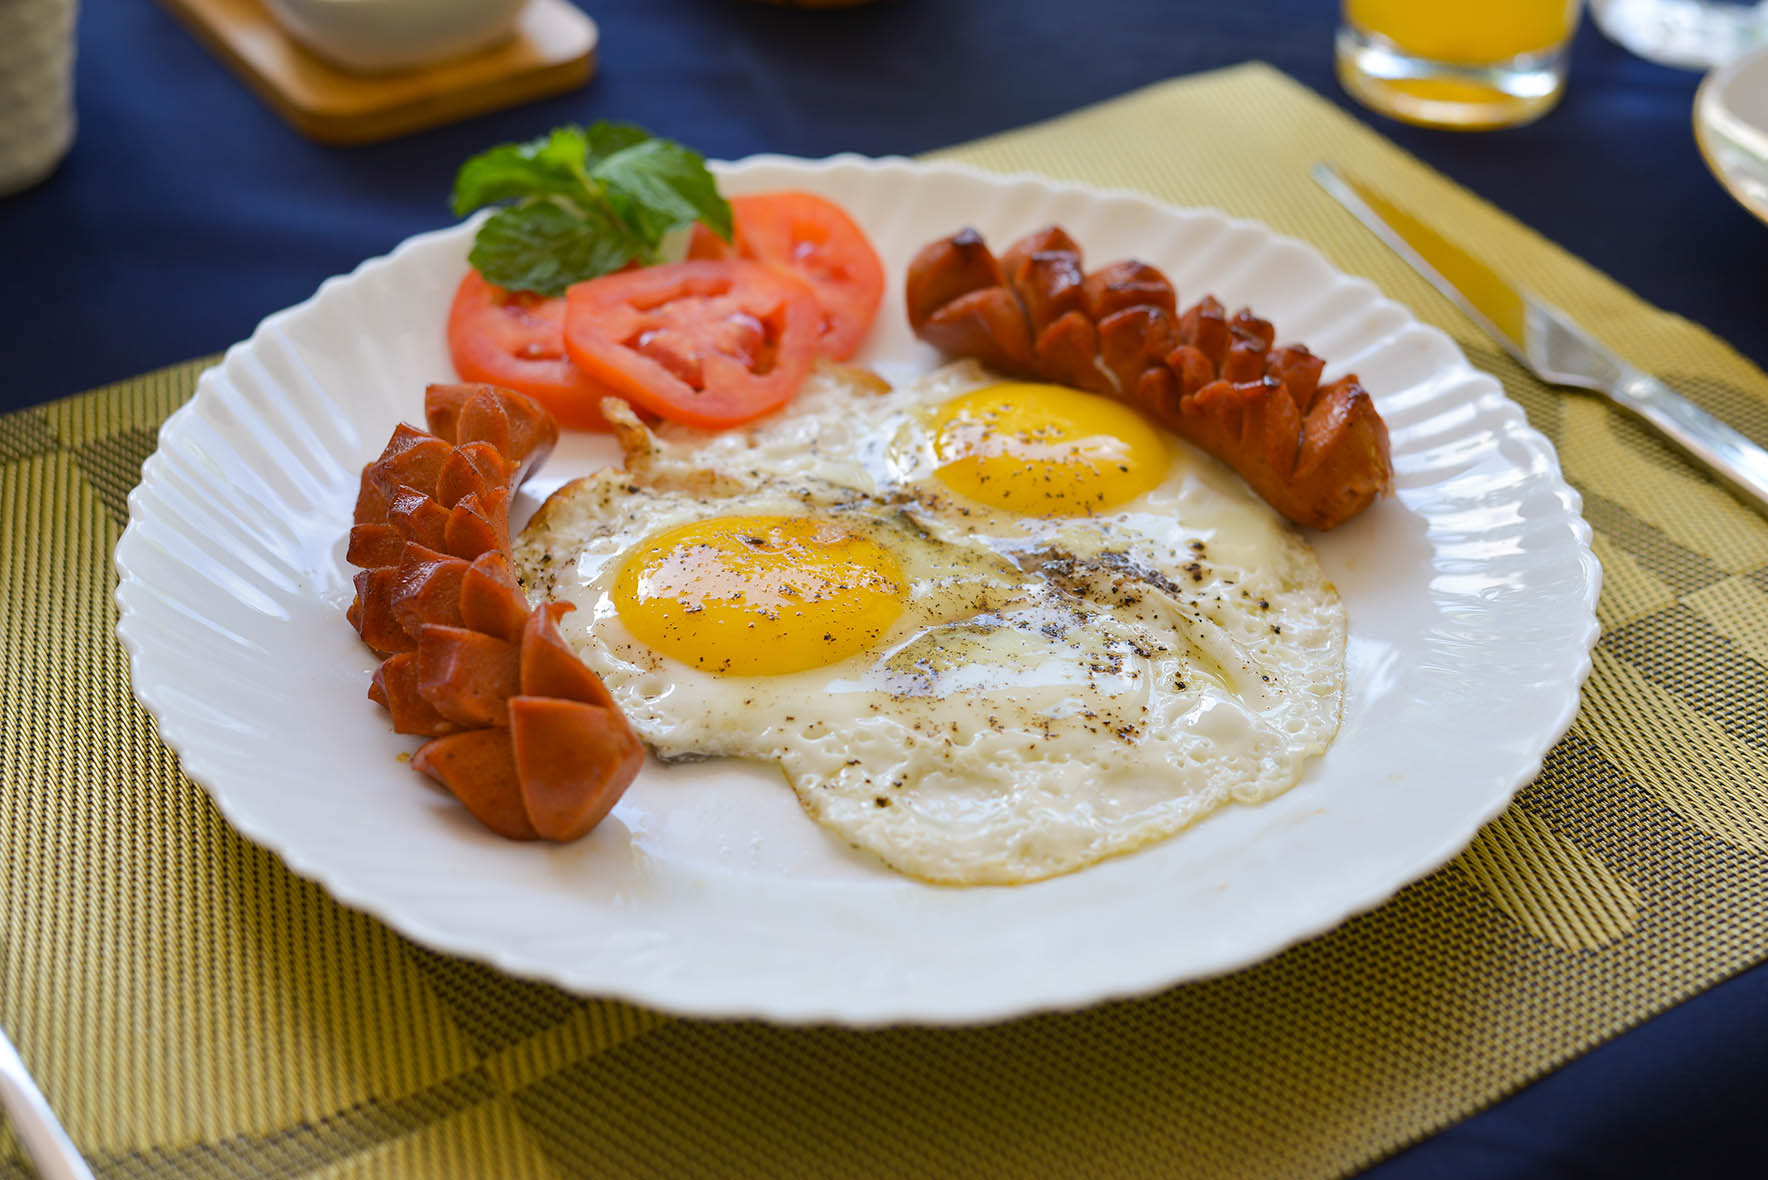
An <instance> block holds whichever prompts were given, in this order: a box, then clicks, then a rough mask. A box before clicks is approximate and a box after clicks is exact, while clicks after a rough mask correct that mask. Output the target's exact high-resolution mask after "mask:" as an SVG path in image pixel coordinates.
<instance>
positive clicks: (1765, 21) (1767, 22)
mask: <svg viewBox="0 0 1768 1180" xmlns="http://www.w3.org/2000/svg"><path fill="white" fill-rule="evenodd" d="M1590 15H1591V17H1592V18H1593V19H1594V20H1595V21H1596V25H1597V27H1598V28H1600V29H1601V30H1602V31H1603V32H1604V33H1607V34H1608V35H1609V37H1610V38H1611V39H1613V40H1615V41H1618V42H1620V43H1621V44H1622V45H1625V46H1626V47H1627V48H1628V49H1630V50H1632V51H1633V52H1634V53H1637V54H1638V55H1639V56H1640V57H1644V58H1649V59H1650V60H1652V61H1655V62H1662V63H1663V64H1664V65H1669V66H1683V67H1685V68H1687V69H1693V70H1704V69H1707V68H1708V67H1709V66H1717V65H1723V64H1725V63H1726V62H1728V61H1730V60H1731V59H1732V58H1734V57H1736V56H1737V55H1738V54H1740V53H1742V52H1743V51H1744V50H1746V49H1749V48H1751V47H1753V46H1756V45H1760V44H1763V43H1768V2H1764V3H1759V4H1758V3H1744V4H1740V3H1736V2H1730V3H1727V2H1726V0H1590Z"/></svg>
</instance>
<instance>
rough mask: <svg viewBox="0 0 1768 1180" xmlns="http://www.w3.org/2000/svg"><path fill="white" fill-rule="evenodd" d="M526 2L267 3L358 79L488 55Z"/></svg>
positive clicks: (297, 35) (293, 31)
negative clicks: (370, 75) (479, 54)
mask: <svg viewBox="0 0 1768 1180" xmlns="http://www.w3.org/2000/svg"><path fill="white" fill-rule="evenodd" d="M6 2H9V0H0V3H6ZM527 2H528V0H267V3H268V6H269V8H270V14H271V15H272V16H274V17H275V18H276V23H277V24H279V25H281V26H282V27H283V29H284V31H286V32H287V33H288V34H289V35H290V36H292V37H294V39H295V40H297V41H299V42H300V43H301V44H302V45H305V46H306V47H307V48H308V49H311V50H312V51H313V52H314V53H316V54H318V55H319V56H320V57H322V58H324V59H325V60H326V61H328V62H331V63H332V64H333V65H335V66H340V67H342V68H343V69H346V70H350V71H352V72H354V73H358V74H382V73H389V72H392V71H394V70H410V69H416V68H418V67H420V66H427V65H433V64H435V63H436V62H440V61H446V60H448V59H449V58H455V57H465V56H466V55H467V54H469V53H475V52H477V51H479V50H481V49H489V48H490V47H491V46H493V45H495V44H497V43H498V42H499V41H502V40H504V39H505V38H507V37H508V36H509V35H510V33H511V31H512V30H513V29H514V28H515V24H516V18H517V17H519V16H520V15H521V13H522V8H523V6H524V5H525V4H527Z"/></svg>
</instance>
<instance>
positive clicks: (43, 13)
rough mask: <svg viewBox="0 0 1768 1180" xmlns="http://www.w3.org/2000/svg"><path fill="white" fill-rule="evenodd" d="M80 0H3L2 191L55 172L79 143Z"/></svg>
mask: <svg viewBox="0 0 1768 1180" xmlns="http://www.w3.org/2000/svg"><path fill="white" fill-rule="evenodd" d="M74 2H75V0H0V193H15V192H18V191H19V190H20V189H24V188H29V187H30V186H31V185H33V184H36V183H37V182H38V181H39V180H42V179H43V178H44V177H46V176H48V175H49V174H50V173H51V172H53V171H55V166H56V165H57V164H59V163H61V158H62V157H63V156H65V155H67V151H68V148H69V147H70V146H72V144H73V142H74Z"/></svg>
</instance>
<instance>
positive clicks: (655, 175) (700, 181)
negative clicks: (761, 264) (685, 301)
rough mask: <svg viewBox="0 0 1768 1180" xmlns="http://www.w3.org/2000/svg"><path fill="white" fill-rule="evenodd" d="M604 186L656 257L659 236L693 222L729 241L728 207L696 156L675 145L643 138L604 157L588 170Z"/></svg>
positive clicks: (729, 219) (703, 163)
mask: <svg viewBox="0 0 1768 1180" xmlns="http://www.w3.org/2000/svg"><path fill="white" fill-rule="evenodd" d="M590 174H591V175H592V176H594V177H595V179H597V180H599V181H601V182H602V183H603V184H604V185H606V186H607V191H608V198H609V200H611V201H612V202H613V203H614V206H615V208H617V209H618V210H619V211H620V215H621V216H622V217H623V218H624V219H625V220H626V221H627V223H628V224H629V225H631V226H632V227H633V228H634V229H635V230H637V231H638V233H639V235H640V236H641V237H642V238H644V240H645V243H646V245H647V247H648V248H649V250H650V251H651V253H652V254H653V256H654V254H655V251H656V249H657V246H658V244H659V243H660V242H661V241H662V240H663V235H665V234H667V233H668V232H669V231H670V230H672V229H676V228H678V227H680V226H684V225H692V224H693V223H694V222H696V221H704V222H705V223H706V224H707V226H709V227H710V228H711V229H712V231H713V232H714V233H716V234H718V235H719V236H720V237H722V238H724V239H725V240H726V241H729V240H730V236H731V207H730V205H729V204H728V203H727V202H726V201H725V199H724V198H723V197H721V196H719V195H718V185H717V182H715V181H714V180H713V179H712V174H711V173H710V172H708V171H707V170H706V159H705V157H703V156H702V155H700V153H699V152H696V151H694V150H693V149H691V148H686V147H683V146H682V145H681V144H679V143H676V142H675V141H674V140H669V139H647V140H645V141H643V142H642V143H635V144H633V145H631V146H630V147H626V148H624V149H622V150H620V151H618V152H615V153H614V154H613V155H610V156H608V157H607V158H606V159H604V160H602V161H601V162H600V163H598V164H595V165H593V166H592V167H591V169H590Z"/></svg>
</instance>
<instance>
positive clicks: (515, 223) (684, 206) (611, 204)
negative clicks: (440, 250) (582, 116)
mask: <svg viewBox="0 0 1768 1180" xmlns="http://www.w3.org/2000/svg"><path fill="white" fill-rule="evenodd" d="M503 202H512V203H511V204H507V205H505V207H504V208H502V209H499V210H498V211H497V212H496V213H493V214H492V215H491V216H490V217H489V218H487V219H486V221H485V224H484V225H482V226H480V227H479V233H478V236H477V237H476V238H475V239H474V240H473V249H472V252H471V253H470V254H469V255H468V261H470V262H471V263H472V264H473V266H474V267H475V268H476V269H477V270H478V271H479V273H480V274H482V275H484V276H485V278H486V279H488V280H490V281H491V282H493V283H496V284H497V285H498V286H500V287H507V288H509V289H511V290H517V291H538V292H539V293H540V294H542V295H560V294H563V293H564V290H565V288H566V287H569V286H570V285H571V284H572V283H577V282H582V281H583V280H584V279H593V278H595V277H596V276H598V275H605V274H609V273H611V272H613V271H616V270H619V269H620V268H621V267H623V266H625V265H626V264H627V263H629V262H633V261H635V260H636V261H638V262H641V263H644V264H646V265H649V264H651V263H654V262H658V261H661V260H662V255H661V246H662V243H663V239H664V237H665V236H666V235H668V234H669V233H670V232H671V231H673V230H678V229H682V228H684V227H686V226H689V225H692V224H693V223H694V222H696V221H704V222H705V223H706V224H707V226H708V227H710V228H711V230H712V231H713V232H714V233H716V234H718V235H719V236H720V237H722V238H724V239H725V240H726V241H729V240H730V237H731V207H730V205H729V204H728V203H727V202H726V201H725V199H724V198H723V197H721V196H719V195H718V186H717V184H716V183H715V182H714V180H713V178H712V174H711V173H710V172H708V171H707V170H706V160H705V157H703V156H701V155H700V153H698V152H696V151H694V150H693V149H691V148H687V147H683V146H682V145H681V144H679V143H676V142H675V141H674V140H670V139H660V138H657V137H655V136H653V135H651V134H650V133H649V132H648V131H646V130H645V129H644V128H642V127H635V126H633V125H632V124H630V123H609V122H599V123H596V124H594V125H593V126H590V127H559V128H557V129H555V130H554V131H553V132H552V133H551V134H548V135H544V136H541V137H540V138H539V139H533V140H529V141H528V142H527V143H506V144H500V145H499V146H497V147H494V148H492V149H491V150H489V151H486V152H481V153H479V154H478V155H476V156H474V157H473V158H472V159H470V160H468V161H467V162H466V163H465V164H463V165H461V168H460V171H459V172H458V173H457V174H456V175H455V178H454V212H455V214H456V215H457V216H460V215H464V214H467V213H470V212H472V211H473V210H474V209H478V208H481V207H483V206H486V205H496V204H501V203H503Z"/></svg>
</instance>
